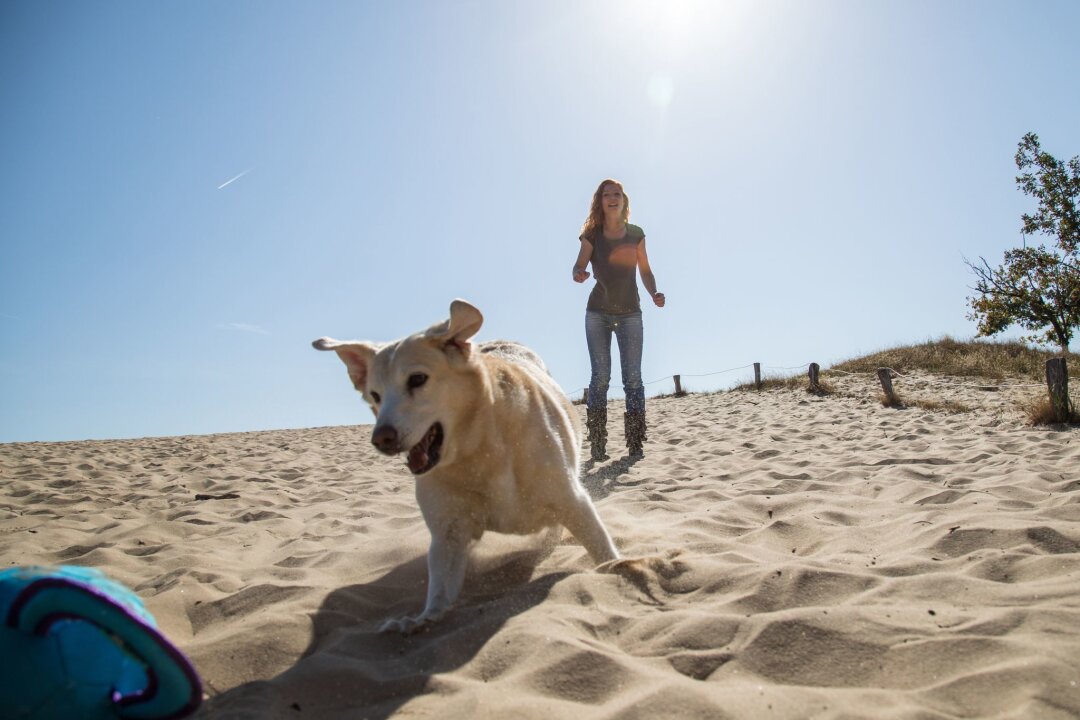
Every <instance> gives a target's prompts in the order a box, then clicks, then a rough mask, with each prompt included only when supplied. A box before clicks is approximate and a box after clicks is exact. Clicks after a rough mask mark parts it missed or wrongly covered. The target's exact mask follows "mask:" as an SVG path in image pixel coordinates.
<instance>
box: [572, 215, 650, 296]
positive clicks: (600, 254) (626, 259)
mask: <svg viewBox="0 0 1080 720" xmlns="http://www.w3.org/2000/svg"><path fill="white" fill-rule="evenodd" d="M644 239H645V231H644V230H642V229H641V228H639V227H638V226H637V225H631V224H630V223H627V224H626V235H624V236H623V237H622V238H620V239H618V240H608V239H607V238H606V237H604V233H603V231H597V232H595V233H593V235H592V237H585V236H584V235H582V236H581V237H580V238H579V240H587V241H588V242H590V243H591V244H592V246H593V251H592V258H591V261H592V267H593V277H595V278H596V285H594V286H593V289H592V292H591V293H590V294H589V303H588V305H586V308H585V309H586V310H592V311H593V312H601V313H606V314H609V315H627V314H629V313H635V312H641V299H640V297H639V296H638V287H637V269H638V267H637V248H638V244H639V243H641V241H642V240H644Z"/></svg>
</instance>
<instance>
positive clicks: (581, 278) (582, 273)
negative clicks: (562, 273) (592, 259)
mask: <svg viewBox="0 0 1080 720" xmlns="http://www.w3.org/2000/svg"><path fill="white" fill-rule="evenodd" d="M588 279H589V272H588V271H587V270H586V269H585V268H583V267H575V268H574V282H576V283H583V282H585V281H586V280H588Z"/></svg>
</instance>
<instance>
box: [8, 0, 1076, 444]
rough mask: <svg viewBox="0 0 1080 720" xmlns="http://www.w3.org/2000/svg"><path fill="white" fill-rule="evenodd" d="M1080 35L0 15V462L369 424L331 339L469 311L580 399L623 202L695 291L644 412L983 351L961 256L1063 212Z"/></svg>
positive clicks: (659, 268) (784, 12)
mask: <svg viewBox="0 0 1080 720" xmlns="http://www.w3.org/2000/svg"><path fill="white" fill-rule="evenodd" d="M1078 27H1080V3H1077V2H1075V1H1074V0H1062V1H1060V2H1049V1H1039V0H1032V1H1020V0H1017V1H1016V2H995V1H992V0H911V1H908V2H866V1H864V0H754V1H752V2H727V1H724V0H713V1H706V0H701V1H698V0H665V1H663V2H651V1H648V0H615V1H611V2H607V1H601V0H580V1H579V0H574V1H571V0H551V1H546V2H525V1H524V0H521V1H519V0H484V1H470V0H461V1H460V2H441V1H440V2H420V1H414V0H401V1H400V2H389V1H385V2H361V1H359V0H354V1H350V2H332V1H329V0H319V1H318V2H311V3H297V2H285V1H283V0H259V1H257V2H256V1H245V0H230V1H229V2H216V1H212V0H182V1H180V0H162V1H159V2H136V1H135V0H123V1H119V0H96V1H93V2H84V1H82V0H71V1H69V2H59V1H56V0H8V1H7V2H4V3H2V4H0V137H2V142H0V442H15V441H55V440H80V439H106V438H134V437H146V436H171V435H192V434H205V433H218V432H236V431H252V430H263V429H278V428H300V427H318V426H328V425H346V424H358V423H370V422H372V420H373V418H372V415H371V412H370V410H368V408H367V406H366V405H365V404H364V403H363V401H362V400H361V398H360V396H359V395H358V394H357V393H356V392H355V391H354V390H353V389H352V387H351V385H350V383H349V380H348V378H347V376H346V373H345V369H344V366H343V365H342V364H341V363H340V362H339V361H338V359H337V358H336V357H335V356H334V355H332V354H330V353H319V352H316V351H314V350H313V349H312V347H311V341H312V340H314V339H315V338H318V337H321V336H324V335H326V336H332V337H336V338H340V339H363V340H376V341H385V340H392V339H396V338H399V337H403V336H405V335H408V334H410V333H412V332H415V331H418V330H421V329H423V328H426V327H427V326H429V325H431V324H433V323H435V322H437V321H440V320H442V319H445V318H446V317H447V316H448V308H449V304H450V301H451V300H452V299H454V298H459V297H460V298H464V299H467V300H469V301H470V302H472V303H473V304H475V305H476V306H478V307H479V308H480V309H481V311H482V312H483V313H484V316H485V324H484V327H483V328H482V329H481V330H480V333H479V335H478V336H477V339H478V340H485V339H487V340H491V339H513V340H518V341H521V342H523V343H525V344H527V345H529V346H530V347H532V348H533V349H535V350H536V351H537V352H539V353H540V355H541V356H542V357H543V358H544V359H545V360H546V362H547V364H548V366H549V368H550V370H551V372H552V374H553V375H554V377H555V379H556V380H557V381H558V382H559V383H560V384H561V386H562V387H563V388H564V389H565V390H566V391H567V393H569V394H571V395H573V396H574V397H580V395H581V392H582V389H583V388H584V387H585V385H586V384H587V383H588V379H589V359H588V353H587V351H586V347H585V336H584V313H585V302H586V298H587V296H588V293H589V290H590V286H591V284H592V280H590V281H589V282H587V283H586V284H584V285H578V284H575V283H574V282H573V281H572V279H571V267H572V265H573V262H574V259H575V257H576V255H577V251H578V240H577V237H578V234H579V230H580V227H581V223H582V221H583V220H584V219H585V215H586V214H587V211H588V206H589V202H590V199H591V196H592V193H593V191H594V190H595V189H596V187H597V185H598V183H599V182H600V181H601V180H602V179H604V178H607V177H613V178H617V179H619V180H621V181H622V182H623V183H624V185H625V188H626V192H627V194H628V196H629V197H630V199H631V222H634V223H635V224H638V225H640V226H641V227H642V228H643V229H644V230H645V233H646V237H647V242H648V248H649V257H650V260H651V264H652V267H653V270H654V272H655V275H656V278H657V285H658V288H659V290H661V291H662V292H664V293H665V294H666V296H667V307H665V308H663V309H658V308H655V307H653V306H652V305H651V304H649V303H647V299H646V305H647V306H646V307H645V308H644V323H645V351H644V359H643V375H644V379H645V381H646V382H647V383H648V385H647V386H646V393H647V395H649V396H652V395H655V394H658V393H663V392H670V391H671V389H672V381H671V380H670V377H671V376H672V375H674V374H680V375H682V378H683V385H684V386H685V387H688V388H689V389H692V390H711V389H719V388H723V387H728V386H730V385H732V384H734V383H737V382H745V381H746V380H747V379H749V378H750V377H752V370H748V369H746V366H748V365H750V364H752V363H754V362H760V363H761V364H762V366H764V367H765V372H766V373H767V374H784V373H785V372H788V373H789V374H790V372H798V371H799V367H800V366H803V365H805V364H807V363H810V362H817V363H820V364H821V365H822V366H823V367H828V366H829V365H830V364H833V363H836V362H840V361H843V360H845V359H849V358H853V357H857V356H860V355H863V354H866V353H869V352H874V351H877V350H881V349H885V348H887V347H892V346H896V345H899V344H908V343H917V342H923V341H925V340H929V339H934V338H939V337H941V336H944V335H950V336H953V337H957V338H961V339H967V338H971V337H973V336H974V334H975V332H976V327H975V324H974V322H972V321H971V320H969V319H968V317H967V314H968V307H967V300H966V299H967V297H968V296H969V295H970V294H971V290H970V287H971V286H972V285H974V278H973V275H972V274H971V271H970V270H969V269H968V267H967V266H966V265H965V264H964V258H968V259H971V260H976V259H977V258H979V257H980V256H981V257H985V258H987V260H988V261H990V262H991V263H993V264H998V263H1000V261H1001V258H1002V253H1003V252H1004V250H1006V249H1007V248H1010V247H1015V246H1018V245H1019V244H1021V242H1022V241H1023V238H1022V236H1021V234H1020V216H1021V214H1022V213H1024V212H1029V211H1031V210H1033V209H1034V207H1035V202H1034V200H1032V199H1031V198H1028V197H1026V196H1024V195H1023V194H1022V193H1021V192H1020V191H1019V190H1018V189H1017V187H1016V184H1015V176H1016V174H1017V171H1016V167H1015V163H1014V160H1013V157H1014V155H1015V153H1016V148H1017V144H1018V143H1019V142H1020V139H1021V138H1022V136H1023V135H1024V134H1025V133H1027V132H1036V133H1038V135H1039V137H1040V139H1041V140H1042V145H1043V148H1044V149H1045V150H1047V151H1048V152H1050V153H1052V154H1054V155H1055V156H1056V157H1058V158H1059V159H1067V158H1070V157H1072V156H1074V155H1078V154H1080V43H1078V42H1076V29H1077V28H1078ZM733 368H742V369H741V370H735V371H732V372H723V371H728V370H731V369H733ZM787 368H794V370H791V371H790V372H789V371H787V370H783V369H787ZM619 387H620V379H619V376H618V369H617V366H616V370H615V371H614V376H613V378H612V393H611V396H612V397H618V396H620V395H621V392H620V391H619Z"/></svg>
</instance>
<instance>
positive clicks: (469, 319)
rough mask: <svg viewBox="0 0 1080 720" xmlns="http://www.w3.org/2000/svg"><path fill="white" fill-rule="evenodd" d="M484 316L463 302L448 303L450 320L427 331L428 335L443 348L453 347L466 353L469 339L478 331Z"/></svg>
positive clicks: (468, 347)
mask: <svg viewBox="0 0 1080 720" xmlns="http://www.w3.org/2000/svg"><path fill="white" fill-rule="evenodd" d="M483 324H484V316H483V315H482V314H481V313H480V311H479V310H478V309H476V308H475V307H474V306H473V305H470V304H469V303H467V302H465V301H464V300H455V301H453V302H452V303H450V319H449V320H447V321H446V322H444V323H440V324H439V325H436V326H435V327H433V328H431V330H429V331H428V335H429V336H431V337H433V338H435V339H436V340H438V341H440V342H441V343H442V344H443V345H444V346H447V345H453V346H455V347H457V348H458V349H460V350H462V351H464V352H466V353H467V352H468V351H469V349H470V343H469V338H471V337H472V336H473V335H475V334H476V333H477V332H479V331H480V326H481V325H483Z"/></svg>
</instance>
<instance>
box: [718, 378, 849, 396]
mask: <svg viewBox="0 0 1080 720" xmlns="http://www.w3.org/2000/svg"><path fill="white" fill-rule="evenodd" d="M818 387H820V388H821V392H820V393H817V394H818V395H832V394H833V393H834V392H835V390H834V389H833V388H832V386H831V385H829V384H828V383H827V382H825V381H824V380H819V381H818ZM759 389H760V390H761V391H762V392H764V391H766V390H805V391H806V392H810V380H809V378H807V377H806V376H805V375H791V376H788V377H763V378H761V387H760V388H758V386H756V385H755V384H754V383H753V381H751V382H746V383H742V384H741V385H736V386H735V387H733V388H731V391H732V392H750V391H754V392H756V391H758V390H759Z"/></svg>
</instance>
